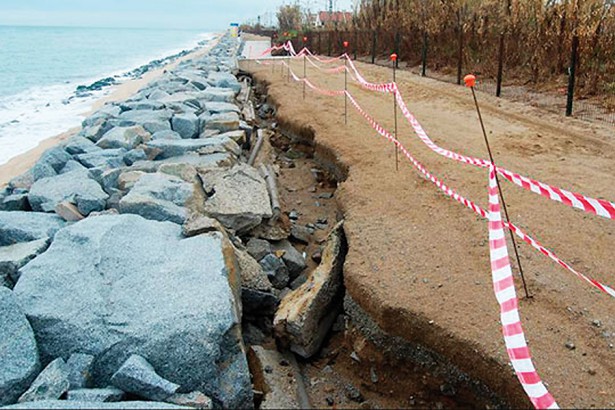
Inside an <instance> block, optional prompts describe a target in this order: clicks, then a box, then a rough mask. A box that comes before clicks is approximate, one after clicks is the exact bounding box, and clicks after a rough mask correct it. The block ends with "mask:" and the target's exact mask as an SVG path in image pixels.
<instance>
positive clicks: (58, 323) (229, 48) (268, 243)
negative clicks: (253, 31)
mask: <svg viewBox="0 0 615 410" xmlns="http://www.w3.org/2000/svg"><path fill="white" fill-rule="evenodd" d="M236 51H237V42H236V40H235V39H232V38H231V37H230V36H225V37H223V38H222V39H221V40H220V42H219V43H218V45H217V46H216V47H215V48H214V49H213V50H212V51H211V52H210V53H209V54H208V55H207V56H205V57H203V58H201V59H199V60H197V61H194V60H191V61H187V62H183V63H182V64H180V65H179V66H178V68H177V69H176V70H174V71H173V72H167V73H165V74H164V75H163V76H162V77H160V78H159V79H158V80H156V81H154V82H153V83H151V84H149V85H148V86H147V87H145V88H144V89H142V90H141V91H139V92H138V93H137V94H136V95H135V96H133V97H132V98H130V99H129V100H127V101H124V102H122V103H113V104H108V105H106V106H105V107H103V108H102V109H101V110H99V111H98V112H96V113H95V114H93V115H92V116H90V117H89V118H87V119H86V120H85V121H84V122H83V128H82V130H81V132H80V133H79V134H78V135H76V136H74V137H72V138H70V139H69V140H67V141H66V142H65V143H63V144H61V145H59V146H56V147H54V148H52V149H50V150H48V151H47V152H45V154H44V155H43V156H42V157H41V158H40V159H39V161H38V162H37V163H36V164H35V165H34V166H33V167H32V168H31V169H30V170H29V171H27V172H26V173H25V174H23V175H21V176H19V177H17V178H15V179H13V180H12V181H11V182H10V183H9V184H8V187H7V188H5V189H4V190H3V191H0V283H1V284H2V285H3V286H1V287H0V314H1V316H2V318H3V320H2V321H0V405H10V404H14V403H19V404H16V405H14V407H15V408H53V407H55V408H86V407H95V408H137V407H138V408H174V407H175V406H188V407H196V408H210V407H211V406H212V405H213V406H223V407H230V408H243V407H252V406H253V391H252V383H251V379H250V372H249V370H248V365H247V360H246V349H245V345H244V340H243V335H242V319H243V322H244V324H245V322H246V320H247V321H251V322H253V324H254V326H257V327H258V326H260V327H261V328H262V330H263V331H266V330H267V327H268V330H269V331H271V326H272V316H273V313H274V312H275V311H276V309H277V306H278V304H279V301H280V297H281V296H283V293H284V292H288V291H289V289H288V288H289V287H293V288H294V287H298V286H299V285H300V284H301V283H302V281H305V275H304V274H303V271H304V269H305V267H306V264H305V255H303V254H301V253H299V252H298V251H297V250H296V249H295V248H294V247H293V246H292V244H291V243H290V242H289V241H288V237H289V236H290V223H289V222H288V217H287V216H286V215H284V214H282V215H279V214H278V213H277V212H274V209H273V208H272V192H271V184H268V183H267V181H266V179H265V177H264V176H263V173H262V172H261V170H259V169H257V168H255V167H253V166H251V165H248V164H247V162H248V159H247V155H246V150H248V149H249V148H250V146H251V145H252V144H253V140H254V136H253V135H252V129H253V124H251V123H249V122H250V120H249V119H248V120H246V118H245V115H244V114H243V113H244V110H243V108H244V107H243V104H244V103H245V102H246V101H247V98H243V97H242V95H243V94H245V90H246V88H247V84H246V83H243V82H240V81H238V79H237V77H236V75H235V74H236V73H237V71H236V58H235V56H236ZM244 97H245V95H244ZM276 205H277V204H276ZM242 309H243V311H242ZM264 318H269V319H268V320H266V319H264ZM144 400H145V401H148V402H147V403H145V402H143V401H144ZM109 402H117V404H106V403H109ZM113 406H116V407H113Z"/></svg>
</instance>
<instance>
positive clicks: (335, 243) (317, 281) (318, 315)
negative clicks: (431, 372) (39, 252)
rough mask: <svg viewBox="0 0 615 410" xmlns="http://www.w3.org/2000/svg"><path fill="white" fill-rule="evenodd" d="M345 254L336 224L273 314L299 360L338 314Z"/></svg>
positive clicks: (310, 352) (317, 344)
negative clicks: (307, 272)
mask: <svg viewBox="0 0 615 410" xmlns="http://www.w3.org/2000/svg"><path fill="white" fill-rule="evenodd" d="M346 251H347V244H346V238H345V236H344V230H343V225H342V222H340V223H339V224H337V225H336V226H335V227H334V228H333V230H332V231H331V233H330V234H329V237H328V239H327V243H326V245H325V247H324V250H323V252H322V261H321V263H320V265H318V267H317V268H316V269H315V270H314V271H313V272H312V273H310V275H309V276H308V278H307V281H306V282H305V283H304V284H302V285H301V286H300V287H298V288H297V289H295V290H294V291H292V292H290V293H289V294H288V295H286V296H285V297H284V298H283V299H282V302H281V303H280V307H279V309H278V311H277V312H276V314H275V317H274V320H273V324H274V328H275V334H276V337H277V338H278V340H279V341H280V342H281V343H282V344H283V345H287V346H290V349H291V350H292V351H293V352H295V353H297V354H298V355H300V356H302V357H305V358H308V357H311V356H313V355H314V354H315V353H316V352H318V350H319V349H320V346H321V344H322V342H323V340H324V338H325V336H326V335H327V334H328V332H329V329H330V327H331V325H332V324H333V322H334V320H335V318H336V317H337V315H338V314H339V312H340V311H341V308H342V306H341V303H342V299H343V298H342V297H341V292H343V277H342V269H343V265H344V258H345V256H346ZM39 258H40V257H39Z"/></svg>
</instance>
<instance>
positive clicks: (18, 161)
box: [0, 33, 223, 188]
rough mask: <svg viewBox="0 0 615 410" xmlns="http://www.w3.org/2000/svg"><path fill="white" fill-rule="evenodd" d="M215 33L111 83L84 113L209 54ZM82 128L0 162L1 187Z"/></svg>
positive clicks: (218, 37) (90, 111)
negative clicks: (138, 73)
mask: <svg viewBox="0 0 615 410" xmlns="http://www.w3.org/2000/svg"><path fill="white" fill-rule="evenodd" d="M214 34H215V37H214V38H213V39H212V40H211V42H210V44H209V45H207V46H205V47H202V48H200V49H198V50H196V51H194V52H192V53H190V54H188V55H186V56H184V57H180V58H178V59H177V60H175V61H173V62H171V63H169V64H167V65H165V66H163V67H160V68H157V69H156V70H152V71H149V72H147V73H146V74H144V75H143V76H141V77H140V78H136V79H131V80H128V81H126V82H124V83H122V84H119V85H117V86H114V87H111V88H110V89H111V92H110V93H109V94H108V95H105V96H103V97H101V98H99V99H98V100H96V101H94V102H93V103H92V105H91V108H90V110H89V111H87V112H84V113H83V114H82V115H83V117H84V118H86V117H88V116H89V115H91V114H93V113H94V112H96V111H97V110H99V109H100V108H102V107H103V106H104V105H105V104H106V103H110V102H117V101H123V100H126V99H127V98H129V97H130V96H132V95H133V94H135V93H136V92H137V91H139V90H140V89H141V88H143V87H144V86H145V85H147V84H148V83H150V82H152V81H153V80H155V79H156V78H158V77H160V76H161V75H162V74H163V73H164V72H165V71H167V70H173V69H175V68H176V67H177V66H178V65H179V64H180V63H181V62H183V61H186V60H191V59H194V58H199V57H202V56H203V55H205V54H207V53H208V52H209V51H211V49H212V48H213V47H215V46H216V44H218V42H219V41H220V38H221V37H222V35H223V33H214ZM80 130H81V126H76V127H73V128H70V129H68V130H66V131H64V132H62V133H60V134H57V135H54V136H51V137H49V138H46V139H44V140H42V141H41V142H39V144H38V145H37V146H36V147H34V148H32V149H29V150H28V151H26V152H24V153H22V154H19V155H17V156H15V157H13V158H11V159H10V160H9V161H8V162H7V163H5V164H2V165H0V188H4V187H5V186H6V185H7V184H8V182H9V181H10V180H11V179H13V178H15V177H16V176H19V175H21V174H23V173H24V172H26V171H27V170H28V169H30V168H31V167H32V166H33V165H34V164H35V163H36V161H38V159H39V158H40V157H41V155H42V154H43V153H44V152H45V151H46V150H47V149H49V148H51V147H53V146H54V145H57V144H59V143H61V142H62V141H65V140H67V139H68V138H70V137H72V136H74V135H75V134H77V133H78V132H79V131H80Z"/></svg>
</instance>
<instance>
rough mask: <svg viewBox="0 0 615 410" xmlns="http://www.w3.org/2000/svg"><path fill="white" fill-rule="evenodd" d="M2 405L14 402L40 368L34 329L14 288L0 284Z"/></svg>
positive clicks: (0, 383)
mask: <svg viewBox="0 0 615 410" xmlns="http://www.w3.org/2000/svg"><path fill="white" fill-rule="evenodd" d="M0 318H2V320H0V405H5V404H11V403H14V402H16V401H17V398H19V396H20V395H21V394H22V393H23V392H24V391H25V390H26V389H27V388H28V386H29V385H30V383H31V382H32V380H34V378H35V377H36V375H37V374H38V371H39V370H40V362H39V359H38V350H37V348H36V341H35V340H34V333H33V332H32V328H31V327H30V324H29V323H28V320H27V319H26V315H24V313H23V312H22V310H21V308H20V307H19V305H18V304H17V300H16V299H15V297H14V295H13V292H11V291H10V290H9V289H7V288H4V287H1V286H0Z"/></svg>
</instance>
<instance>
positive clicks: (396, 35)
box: [395, 30, 401, 68]
mask: <svg viewBox="0 0 615 410" xmlns="http://www.w3.org/2000/svg"><path fill="white" fill-rule="evenodd" d="M400 41H401V35H400V34H399V30H398V31H396V32H395V54H397V59H396V60H395V68H399V55H400V54H399V43H400Z"/></svg>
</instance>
